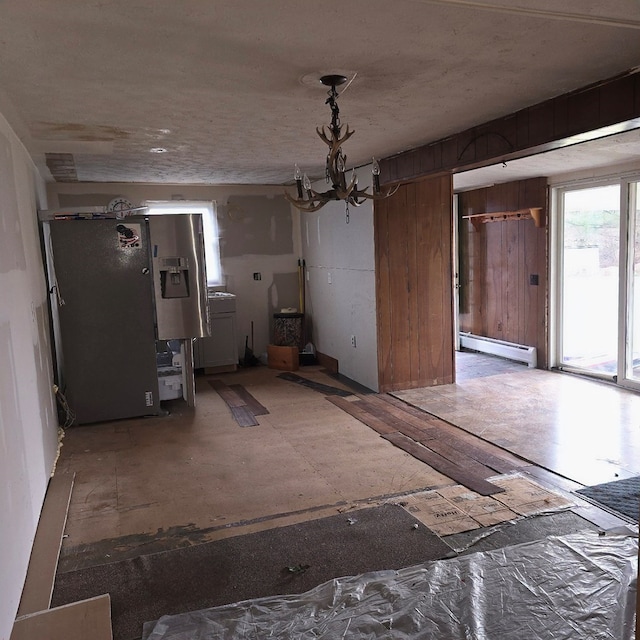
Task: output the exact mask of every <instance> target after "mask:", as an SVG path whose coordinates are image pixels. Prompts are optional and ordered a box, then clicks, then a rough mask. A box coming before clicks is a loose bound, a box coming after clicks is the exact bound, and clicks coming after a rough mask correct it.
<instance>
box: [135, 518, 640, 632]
mask: <svg viewBox="0 0 640 640" xmlns="http://www.w3.org/2000/svg"><path fill="white" fill-rule="evenodd" d="M637 554H638V540H637V531H631V530H623V531H622V532H617V533H607V534H606V535H598V533H597V532H592V531H589V532H581V533H578V534H573V535H568V536H557V537H549V538H545V539H544V540H540V541H536V542H531V543H526V544H520V545H515V546H511V547H505V548H503V549H498V550H495V551H488V552H479V553H473V554H470V555H467V556H460V557H457V558H453V559H448V560H437V561H434V562H429V563H425V564H423V565H418V566H413V567H408V568H406V569H401V570H399V571H377V572H372V573H366V574H362V575H359V576H352V577H345V578H337V579H334V580H331V581H329V582H326V583H324V584H322V585H320V586H318V587H316V588H314V589H312V590H311V591H307V592H306V593H303V594H298V595H288V596H277V597H267V598H260V599H256V600H247V601H244V602H240V603H236V604H232V605H225V606H221V607H215V608H212V609H205V610H202V611H195V612H190V613H184V614H180V615H174V616H165V617H163V618H160V619H159V620H157V621H155V622H148V623H146V624H145V626H144V635H143V638H144V640H161V639H162V640H187V639H188V640H205V639H206V640H213V639H225V640H235V639H240V638H242V639H243V640H250V639H258V638H259V639H263V638H279V639H291V640H293V639H294V638H295V639H296V640H307V639H309V640H311V639H316V638H326V639H329V638H331V639H339V638H359V639H364V638H367V639H369V638H370V639H375V638H385V639H389V638H393V639H394V640H400V639H404V638H407V639H408V638H411V639H412V640H415V639H425V640H426V639H427V638H428V639H429V640H440V639H441V640H454V639H456V640H457V639H460V640H506V639H511V638H514V639H518V640H523V639H528V638H536V639H537V640H547V639H548V640H562V639H565V638H566V639H569V638H570V639H571V640H574V639H577V638H579V639H581V640H582V639H586V638H589V639H591V640H596V639H597V640H600V639H613V638H615V639H616V640H631V639H632V638H633V637H634V630H633V628H634V620H635V602H636V583H637V566H638V555H637Z"/></svg>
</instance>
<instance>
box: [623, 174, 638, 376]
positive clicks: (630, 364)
mask: <svg viewBox="0 0 640 640" xmlns="http://www.w3.org/2000/svg"><path fill="white" fill-rule="evenodd" d="M638 184H640V183H638V182H631V183H630V184H629V193H628V198H629V199H628V202H629V228H628V232H627V236H628V237H629V239H633V244H631V243H630V246H629V248H628V252H629V270H628V273H629V285H628V289H627V291H628V295H627V314H626V316H627V339H626V341H625V342H626V346H627V348H626V354H625V380H630V381H632V382H638V383H640V209H639V208H638V198H637V193H638Z"/></svg>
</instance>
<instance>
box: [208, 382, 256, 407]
mask: <svg viewBox="0 0 640 640" xmlns="http://www.w3.org/2000/svg"><path fill="white" fill-rule="evenodd" d="M208 382H209V384H210V385H211V386H212V387H213V388H214V389H215V390H216V391H217V392H218V395H219V396H220V397H221V398H222V399H223V400H224V401H225V402H226V403H227V406H229V407H242V406H246V405H247V403H246V402H245V401H244V400H243V399H242V398H241V397H240V396H239V395H238V394H237V393H236V392H235V391H234V390H233V389H231V388H230V387H228V386H227V385H226V384H225V383H224V382H222V380H218V379H214V380H209V381H208Z"/></svg>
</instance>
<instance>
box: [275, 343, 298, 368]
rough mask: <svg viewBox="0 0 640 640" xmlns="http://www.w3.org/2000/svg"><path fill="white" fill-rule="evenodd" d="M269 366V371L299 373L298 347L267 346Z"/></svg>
mask: <svg viewBox="0 0 640 640" xmlns="http://www.w3.org/2000/svg"><path fill="white" fill-rule="evenodd" d="M267 364H268V366H269V369H279V370H280V371H297V370H298V367H299V365H300V362H299V354H298V347H277V346H276V345H274V344H270V345H268V346H267Z"/></svg>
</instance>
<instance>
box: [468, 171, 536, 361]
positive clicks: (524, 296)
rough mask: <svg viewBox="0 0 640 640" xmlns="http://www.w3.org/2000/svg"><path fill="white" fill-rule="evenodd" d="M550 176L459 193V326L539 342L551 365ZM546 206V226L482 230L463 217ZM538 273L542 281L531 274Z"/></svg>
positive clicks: (513, 224) (510, 224)
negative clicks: (534, 281)
mask: <svg viewBox="0 0 640 640" xmlns="http://www.w3.org/2000/svg"><path fill="white" fill-rule="evenodd" d="M546 203H547V180H546V178H533V179H530V180H520V181H517V182H509V183H506V184H500V185H496V186H494V187H487V188H484V189H476V190H474V191H467V192H464V193H461V194H460V196H459V202H458V211H459V213H458V215H459V239H460V247H459V259H460V265H459V268H460V273H459V283H460V289H459V297H460V330H461V331H468V332H471V333H473V334H476V335H480V336H486V337H488V338H497V339H499V340H507V341H508V342H515V343H517V344H525V345H528V346H535V347H536V348H537V350H538V367H540V368H545V367H546V366H547V359H548V358H547V322H546V306H547V292H548V274H547V225H546V219H547V215H546ZM527 207H542V208H543V213H544V219H545V226H544V227H540V228H538V227H536V226H535V224H534V222H533V220H517V221H516V220H506V221H503V222H488V223H486V224H483V225H482V226H481V228H480V230H479V231H476V230H475V229H474V227H473V225H472V224H471V223H470V222H469V221H468V220H464V219H463V216H466V215H470V214H473V213H485V212H496V211H515V210H517V209H523V208H527ZM535 275H537V276H538V285H535V284H531V282H530V276H535Z"/></svg>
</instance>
